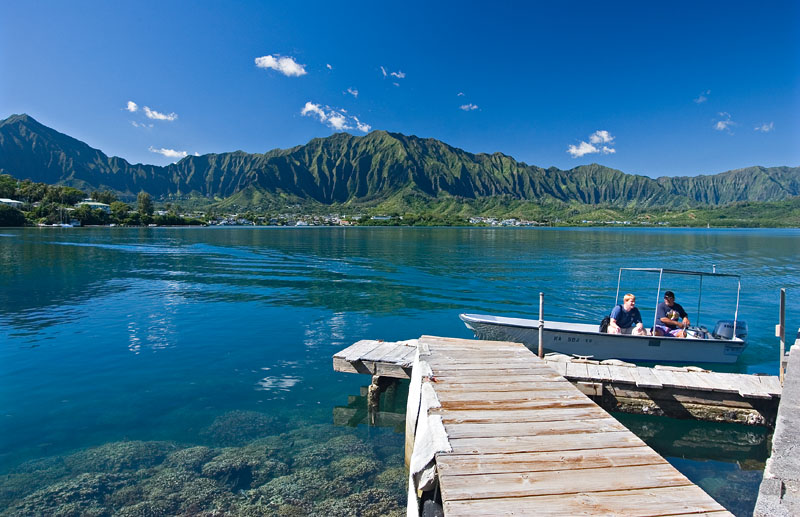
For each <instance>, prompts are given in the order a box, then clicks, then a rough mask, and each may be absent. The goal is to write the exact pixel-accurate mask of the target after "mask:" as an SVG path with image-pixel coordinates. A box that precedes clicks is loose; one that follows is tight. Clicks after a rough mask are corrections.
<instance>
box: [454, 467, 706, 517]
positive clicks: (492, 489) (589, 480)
mask: <svg viewBox="0 0 800 517" xmlns="http://www.w3.org/2000/svg"><path fill="white" fill-rule="evenodd" d="M690 485H691V481H689V480H688V479H686V476H684V475H683V474H681V473H680V472H678V471H677V470H676V469H675V468H674V467H673V466H672V465H670V464H668V463H667V464H660V465H636V466H630V467H604V468H589V469H577V470H552V471H548V472H525V473H519V472H511V473H505V472H502V473H501V472H498V473H494V474H489V475H485V474H474V475H471V476H448V475H441V476H439V486H440V487H441V491H442V500H446V501H457V500H461V499H470V500H473V499H487V498H497V497H525V496H532V495H561V494H577V493H587V492H606V491H608V490H637V489H642V488H660V487H671V486H690ZM667 511H669V510H667Z"/></svg>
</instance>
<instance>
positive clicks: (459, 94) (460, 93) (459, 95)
mask: <svg viewBox="0 0 800 517" xmlns="http://www.w3.org/2000/svg"><path fill="white" fill-rule="evenodd" d="M463 96H464V92H458V95H456V97H463Z"/></svg>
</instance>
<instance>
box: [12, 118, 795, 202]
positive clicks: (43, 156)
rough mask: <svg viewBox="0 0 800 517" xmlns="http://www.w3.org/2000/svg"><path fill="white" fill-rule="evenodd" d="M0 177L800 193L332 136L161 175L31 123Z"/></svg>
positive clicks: (475, 194) (700, 197) (530, 194)
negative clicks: (543, 165) (541, 164)
mask: <svg viewBox="0 0 800 517" xmlns="http://www.w3.org/2000/svg"><path fill="white" fill-rule="evenodd" d="M0 173H5V174H11V175H12V176H14V177H16V178H19V179H31V180H33V181H37V182H46V183H51V184H56V183H57V184H65V185H70V186H75V187H78V188H83V189H111V190H115V191H117V192H119V193H120V194H122V195H124V196H134V195H135V194H136V193H138V192H139V191H142V190H144V191H146V192H149V193H150V194H151V195H154V196H157V197H163V196H169V195H173V196H188V195H198V196H203V197H206V198H223V199H224V198H231V199H235V200H236V202H237V203H239V205H240V206H247V205H258V204H261V203H267V202H269V203H273V204H274V203H279V204H287V203H294V202H314V203H318V204H322V205H329V204H333V203H338V204H347V205H356V204H373V205H374V204H380V203H396V204H398V205H403V204H408V203H426V202H427V201H430V202H439V203H440V202H443V201H447V200H448V199H451V200H459V199H461V200H465V201H475V202H482V201H483V200H489V199H494V200H497V199H502V200H509V201H521V202H540V203H547V202H562V203H568V204H582V205H607V206H612V207H624V208H633V207H637V208H648V207H653V206H673V207H681V206H682V207H686V206H703V205H710V206H716V205H723V204H728V203H732V202H736V201H776V200H782V199H787V198H790V197H792V196H797V195H798V194H800V168H798V167H793V168H792V167H772V168H763V167H750V168H747V169H739V170H735V171H729V172H725V173H722V174H716V175H713V176H696V177H675V178H666V177H664V178H658V179H652V178H648V177H645V176H638V175H631V174H625V173H623V172H621V171H618V170H615V169H610V168H608V167H604V166H602V165H597V164H592V165H585V166H580V167H576V168H574V169H570V170H566V171H563V170H560V169H556V168H549V169H542V168H540V167H536V166H531V165H527V164H525V163H522V162H518V161H516V160H514V159H513V158H511V157H510V156H506V155H504V154H501V153H494V154H472V153H468V152H466V151H463V150H461V149H457V148H454V147H451V146H449V145H447V144H445V143H444V142H441V141H439V140H435V139H432V138H418V137H416V136H406V135H402V134H399V133H388V132H386V131H373V132H372V133H369V134H368V135H366V136H361V137H356V136H351V135H349V134H346V133H336V134H334V135H332V136H329V137H327V138H315V139H313V140H311V141H310V142H308V143H307V144H306V145H301V146H297V147H294V148H291V149H285V150H280V149H278V150H273V151H269V152H267V153H265V154H248V153H245V152H242V151H236V152H230V153H222V154H207V155H203V156H189V157H186V158H184V159H182V160H181V161H179V162H178V163H176V164H172V165H169V166H166V167H159V166H155V165H142V164H136V165H132V164H130V163H128V162H127V161H125V160H123V159H122V158H117V157H108V156H106V155H105V154H103V153H102V152H101V151H99V150H97V149H93V148H91V147H89V146H88V145H86V144H85V143H83V142H81V141H79V140H76V139H74V138H72V137H69V136H67V135H64V134H62V133H59V132H58V131H55V130H53V129H51V128H48V127H46V126H44V125H42V124H40V123H38V122H37V121H36V120H34V119H33V118H32V117H30V116H28V115H13V116H11V117H9V118H8V119H6V120H4V121H2V122H0Z"/></svg>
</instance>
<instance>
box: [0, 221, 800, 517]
mask: <svg viewBox="0 0 800 517" xmlns="http://www.w3.org/2000/svg"><path fill="white" fill-rule="evenodd" d="M799 254H800V231H797V230H716V229H715V230H679V229H512V228H509V229H483V228H460V229H450V228H431V229H427V228H426V229H418V228H208V229H206V228H176V229H167V228H147V229H138V228H137V229H128V228H76V229H40V228H36V229H10V230H8V229H7V230H3V231H1V232H0V264H2V269H0V515H112V514H113V515H224V514H230V515H248V514H251V515H309V514H317V515H392V514H396V515H401V514H402V513H403V511H402V505H403V504H404V496H405V481H406V479H405V476H406V474H405V472H404V468H403V435H402V425H398V422H401V421H402V412H403V409H404V400H405V399H404V395H403V394H404V391H403V390H404V389H405V386H404V385H402V384H401V385H400V386H399V387H398V389H397V391H396V393H393V394H391V396H392V397H393V400H386V401H385V404H384V409H385V411H386V414H385V415H384V417H385V418H383V419H382V421H381V422H379V423H381V424H382V425H380V426H368V425H366V423H365V418H364V417H365V406H364V402H363V397H361V396H360V395H361V391H362V387H363V386H365V385H367V384H368V383H369V378H368V377H367V376H362V375H351V374H343V373H336V372H334V371H333V369H332V360H331V356H332V355H333V354H334V353H335V352H337V351H339V350H341V349H342V348H345V347H346V346H349V345H350V344H352V343H353V342H355V341H357V340H359V339H384V340H401V339H410V338H415V337H419V336H420V335H422V334H432V335H442V336H454V337H471V335H470V333H469V332H468V331H467V329H466V328H465V327H464V326H463V324H462V323H461V322H460V321H459V319H458V314H459V313H460V312H476V313H494V314H503V315H515V316H530V315H534V314H537V313H538V295H539V292H540V291H541V292H543V293H544V297H545V317H546V318H552V319H556V318H557V319H565V320H572V321H585V320H589V321H598V322H599V320H600V319H601V318H602V316H603V314H604V313H605V312H607V311H608V310H610V308H611V307H612V306H613V304H614V301H615V300H614V297H615V293H616V286H617V278H618V268H619V267H669V268H676V269H695V270H698V269H701V270H709V271H710V270H711V268H712V267H713V266H714V265H715V266H716V269H717V271H718V272H730V273H738V274H741V275H742V290H741V301H740V308H739V317H740V319H744V320H746V321H747V322H748V325H749V342H750V345H749V347H748V349H747V350H746V351H745V352H744V354H743V356H742V357H741V358H740V361H739V362H738V363H737V364H736V365H733V366H729V367H727V368H726V369H727V370H728V371H740V372H751V373H753V372H763V373H768V374H776V372H777V367H778V366H777V365H778V341H777V339H776V338H774V337H773V334H774V326H775V324H776V323H777V322H778V300H779V290H780V288H782V287H785V288H787V301H788V310H787V324H788V327H789V329H793V328H796V327H797V326H798V325H799V324H800V289H798V287H800V266H798V264H797V261H796V257H797V256H798V255H799ZM705 282H706V284H705V285H704V286H703V299H702V302H703V303H702V312H701V313H700V318H701V322H702V323H704V324H705V325H707V326H710V327H713V323H714V322H715V321H716V320H717V319H723V318H728V319H730V318H732V317H733V311H734V308H735V302H736V283H735V282H732V281H730V280H727V279H713V280H712V279H706V280H705ZM698 287H699V286H698V285H697V280H696V279H689V280H686V279H681V280H677V279H673V280H670V281H668V282H666V283H665V285H663V287H662V289H663V288H669V289H672V290H673V291H675V292H676V294H677V301H678V302H679V303H682V304H683V305H684V307H685V308H686V309H687V311H688V312H689V315H690V317H691V318H692V319H693V321H696V320H697V317H696V315H697V305H698V296H697V292H698ZM656 288H657V278H654V277H652V276H648V275H641V274H640V275H638V276H637V275H636V274H632V275H631V276H630V277H629V276H627V275H626V276H623V279H622V291H624V292H627V291H632V292H635V293H636V294H637V302H638V303H637V305H638V307H639V308H640V310H642V313H643V316H644V317H645V319H647V318H648V315H649V317H652V314H653V307H654V305H655V303H656ZM616 416H618V418H619V419H620V420H621V421H622V422H623V423H625V424H626V425H628V426H629V427H630V428H631V429H632V430H633V431H634V432H636V433H637V434H639V435H640V436H641V437H642V438H643V439H645V440H646V441H647V442H648V443H649V444H650V445H651V446H653V447H654V448H655V449H656V450H657V451H659V452H660V453H661V454H662V455H664V456H665V457H666V458H667V459H668V460H669V461H671V462H672V463H673V464H674V465H675V466H676V467H677V468H678V469H679V470H681V471H682V472H683V473H684V474H686V475H687V476H688V477H689V478H690V479H692V480H693V481H694V482H696V483H699V484H700V486H702V487H703V488H704V489H706V490H707V491H708V492H709V493H710V494H711V495H712V496H714V497H715V498H716V499H717V500H718V501H719V502H720V503H721V504H723V505H724V506H726V507H727V508H729V509H730V510H732V511H733V512H735V513H737V514H739V515H747V514H749V513H750V512H751V511H752V508H753V505H754V502H755V498H756V494H757V490H758V484H759V483H760V480H761V469H762V468H763V462H764V460H765V459H766V457H767V456H768V435H767V433H766V432H765V431H764V430H762V429H757V428H747V427H741V426H731V425H712V424H704V423H694V422H677V421H672V420H667V419H658V418H645V417H634V416H629V415H616ZM2 509H5V510H2Z"/></svg>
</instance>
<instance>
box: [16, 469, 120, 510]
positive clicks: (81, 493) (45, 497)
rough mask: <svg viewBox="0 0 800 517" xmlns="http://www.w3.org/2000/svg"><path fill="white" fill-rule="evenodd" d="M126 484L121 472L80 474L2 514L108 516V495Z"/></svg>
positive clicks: (47, 488) (49, 487)
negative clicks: (106, 501)
mask: <svg viewBox="0 0 800 517" xmlns="http://www.w3.org/2000/svg"><path fill="white" fill-rule="evenodd" d="M126 483H127V479H126V477H125V476H122V475H120V474H96V473H93V474H88V473H87V474H80V475H79V476H77V477H75V478H71V479H68V480H66V481H62V482H59V483H55V484H53V485H50V486H48V487H46V488H43V489H41V490H37V491H36V492H34V493H32V494H30V495H29V496H27V497H25V498H24V499H22V501H20V502H19V503H17V504H15V505H11V506H10V507H9V508H7V509H6V511H5V512H3V513H2V515H4V516H5V515H9V516H10V515H25V516H30V517H38V516H42V517H71V516H75V517H78V516H81V517H82V516H106V515H111V512H110V511H109V510H108V508H107V507H106V503H105V500H106V498H107V497H108V496H109V495H110V494H111V493H112V492H114V491H115V490H117V489H119V488H121V487H122V486H124V485H125V484H126Z"/></svg>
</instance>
